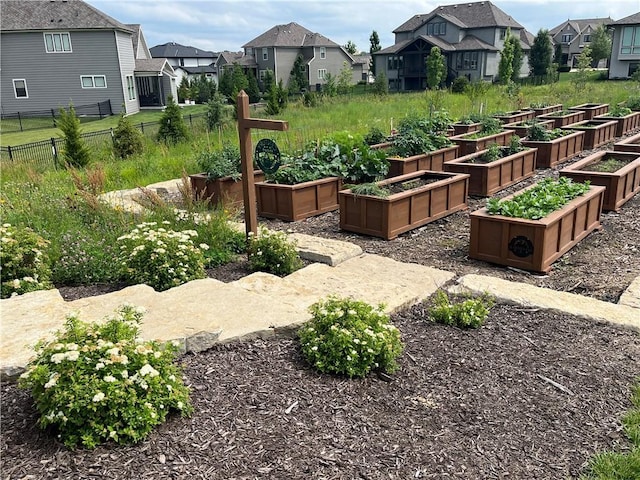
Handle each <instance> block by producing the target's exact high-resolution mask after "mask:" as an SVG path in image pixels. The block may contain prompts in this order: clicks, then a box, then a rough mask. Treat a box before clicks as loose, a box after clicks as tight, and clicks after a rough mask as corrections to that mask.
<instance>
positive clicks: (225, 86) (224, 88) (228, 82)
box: [218, 65, 233, 98]
mask: <svg viewBox="0 0 640 480" xmlns="http://www.w3.org/2000/svg"><path fill="white" fill-rule="evenodd" d="M218 90H219V91H220V93H221V94H222V95H224V96H225V97H227V98H231V96H232V95H233V66H232V65H225V66H224V68H223V69H222V78H220V84H219V85H218Z"/></svg>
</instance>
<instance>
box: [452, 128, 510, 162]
mask: <svg viewBox="0 0 640 480" xmlns="http://www.w3.org/2000/svg"><path fill="white" fill-rule="evenodd" d="M467 135H473V132H472V133H467V134H465V135H456V136H454V137H451V138H450V140H451V141H452V142H455V143H457V144H458V145H460V150H458V155H460V156H464V155H469V154H470V153H475V152H478V151H480V150H485V149H486V148H487V147H488V146H489V145H491V144H492V143H497V144H498V145H508V144H509V141H510V140H511V137H513V135H515V134H514V132H513V130H503V131H502V132H499V133H494V134H493V135H488V136H486V137H479V138H465V137H466V136H467Z"/></svg>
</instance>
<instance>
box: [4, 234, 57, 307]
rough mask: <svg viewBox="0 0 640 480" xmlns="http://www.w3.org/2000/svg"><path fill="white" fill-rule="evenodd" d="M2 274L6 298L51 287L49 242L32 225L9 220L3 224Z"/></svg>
mask: <svg viewBox="0 0 640 480" xmlns="http://www.w3.org/2000/svg"><path fill="white" fill-rule="evenodd" d="M0 239H1V240H0V241H1V242H2V243H1V245H0V273H1V276H2V286H1V287H0V289H1V290H0V291H1V296H2V298H8V297H10V296H12V295H20V294H23V293H27V292H33V291H35V290H45V289H47V288H51V282H50V281H49V279H50V276H51V270H50V268H49V256H48V255H47V253H46V249H47V247H48V244H49V242H47V241H46V240H45V239H43V238H42V237H41V236H40V235H38V234H37V233H35V232H34V231H33V230H31V229H30V228H18V227H15V226H13V225H11V224H9V223H5V224H3V225H2V226H1V227H0Z"/></svg>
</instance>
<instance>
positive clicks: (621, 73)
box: [608, 12, 640, 78]
mask: <svg viewBox="0 0 640 480" xmlns="http://www.w3.org/2000/svg"><path fill="white" fill-rule="evenodd" d="M608 26H609V28H613V40H612V42H611V62H610V63H609V78H629V77H631V75H633V74H634V73H635V72H637V71H638V69H639V68H640V12H638V13H634V14H633V15H629V16H628V17H625V18H622V19H620V20H618V21H617V22H611V23H609V24H608Z"/></svg>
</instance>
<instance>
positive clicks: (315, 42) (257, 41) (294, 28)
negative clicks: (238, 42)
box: [242, 22, 340, 48]
mask: <svg viewBox="0 0 640 480" xmlns="http://www.w3.org/2000/svg"><path fill="white" fill-rule="evenodd" d="M308 46H316V47H318V46H322V47H339V46H340V45H338V44H337V43H335V42H333V41H331V40H329V39H328V38H327V37H325V36H323V35H320V34H319V33H313V32H312V31H311V30H309V29H306V28H304V27H303V26H302V25H298V24H297V23H295V22H291V23H287V24H286V25H276V26H275V27H273V28H270V29H269V30H267V31H266V32H264V33H263V34H262V35H259V36H257V37H256V38H254V39H253V40H251V41H249V42H247V43H246V44H245V45H243V46H242V48H260V47H308Z"/></svg>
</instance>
